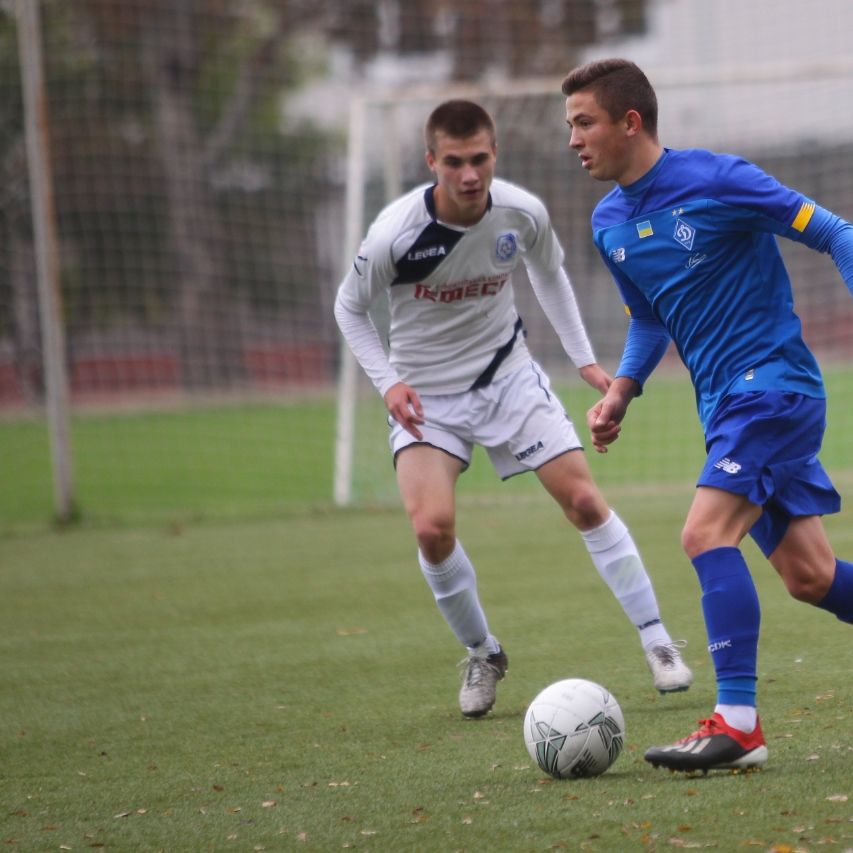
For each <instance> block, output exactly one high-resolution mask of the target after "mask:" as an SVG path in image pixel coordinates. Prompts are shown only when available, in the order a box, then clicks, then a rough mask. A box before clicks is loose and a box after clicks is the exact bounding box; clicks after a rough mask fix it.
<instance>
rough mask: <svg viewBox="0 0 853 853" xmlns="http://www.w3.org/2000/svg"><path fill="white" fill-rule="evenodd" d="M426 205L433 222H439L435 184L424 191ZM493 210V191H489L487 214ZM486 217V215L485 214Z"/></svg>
mask: <svg viewBox="0 0 853 853" xmlns="http://www.w3.org/2000/svg"><path fill="white" fill-rule="evenodd" d="M424 204H425V205H426V209H427V213H429V215H430V219H432V221H433V222H438V216H437V215H436V212H435V184H431V185H430V186H428V187H427V188H426V189H425V190H424ZM491 209H492V191H491V190H489V197H488V198H487V199H486V213H488V212H489V211H490V210H491ZM483 215H484V216H485V213H484V214H483ZM455 227H458V226H455Z"/></svg>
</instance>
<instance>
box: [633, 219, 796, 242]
mask: <svg viewBox="0 0 853 853" xmlns="http://www.w3.org/2000/svg"><path fill="white" fill-rule="evenodd" d="M803 227H805V226H803ZM637 233H638V234H639V235H640V239H641V240H642V239H643V237H651V236H652V234H654V233H655V232H654V230H653V229H652V223H651V222H650V221H649V220H648V219H645V220H643V221H642V222H638V223H637Z"/></svg>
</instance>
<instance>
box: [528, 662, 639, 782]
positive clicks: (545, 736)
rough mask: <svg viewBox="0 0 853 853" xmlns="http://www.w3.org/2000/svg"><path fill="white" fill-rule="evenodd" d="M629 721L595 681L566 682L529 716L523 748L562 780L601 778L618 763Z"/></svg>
mask: <svg viewBox="0 0 853 853" xmlns="http://www.w3.org/2000/svg"><path fill="white" fill-rule="evenodd" d="M624 742H625V718H624V717H623V716H622V709H621V708H620V707H619V703H618V702H617V701H616V699H615V697H614V696H613V694H612V693H610V692H609V691H608V690H605V689H604V688H603V687H602V686H601V685H600V684H596V683H595V682H594V681H587V680H586V679H584V678H567V679H565V680H563V681H557V682H555V683H554V684H551V685H549V686H548V687H546V688H545V689H544V690H543V691H542V692H541V693H540V694H539V695H538V696H537V697H536V698H535V699H534V700H533V701H532V702H531V703H530V706H529V707H528V709H527V713H526V714H525V715H524V743H525V745H526V746H527V751H528V752H529V753H530V757H531V758H532V759H533V760H534V761H535V762H536V763H537V764H538V765H539V767H540V768H541V769H542V770H544V771H545V772H546V773H548V774H550V775H551V776H554V777H556V778H557V779H568V778H579V777H584V776H599V775H600V774H601V773H604V771H605V770H607V768H608V767H610V765H611V764H613V762H614V761H616V759H617V758H618V757H619V753H620V752H621V751H622V745H623V744H624Z"/></svg>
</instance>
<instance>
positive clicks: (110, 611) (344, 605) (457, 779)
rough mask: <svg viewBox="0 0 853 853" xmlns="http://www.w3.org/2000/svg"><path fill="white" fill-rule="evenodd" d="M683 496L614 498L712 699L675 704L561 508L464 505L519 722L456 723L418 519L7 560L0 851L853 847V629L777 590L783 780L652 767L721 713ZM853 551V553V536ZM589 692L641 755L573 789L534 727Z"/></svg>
mask: <svg viewBox="0 0 853 853" xmlns="http://www.w3.org/2000/svg"><path fill="white" fill-rule="evenodd" d="M685 498H686V495H684V494H680V493H679V491H678V490H677V489H676V490H673V493H672V494H670V495H645V496H639V495H636V494H631V493H630V492H626V493H625V494H622V493H620V492H619V491H618V490H617V491H616V494H615V502H616V503H617V505H618V506H619V508H620V512H621V513H622V514H623V515H624V516H625V517H626V518H627V519H629V520H630V522H631V524H632V525H633V527H634V529H635V531H636V533H637V538H638V539H639V540H640V543H641V547H642V548H643V549H644V551H645V555H646V559H647V562H648V563H649V565H650V567H651V570H652V572H653V576H654V579H655V582H656V586H657V590H658V595H659V598H660V600H661V604H662V608H663V612H664V615H665V617H666V619H667V621H668V623H669V627H670V628H671V630H672V631H673V633H674V634H675V635H676V636H679V637H685V638H686V639H687V640H688V641H689V645H688V647H687V650H686V658H687V660H688V662H689V663H690V665H691V666H692V667H693V669H694V672H695V674H696V682H695V684H694V686H693V688H691V690H690V692H688V693H685V694H679V695H674V696H669V697H660V696H659V695H658V694H657V693H656V692H655V691H654V690H653V688H652V686H651V681H650V677H649V674H648V671H647V670H646V667H645V662H644V660H643V658H642V655H641V652H640V648H639V645H638V643H637V641H636V637H635V632H634V630H633V628H631V627H630V626H629V625H628V624H627V623H626V622H625V620H624V618H623V617H622V616H621V611H619V608H618V606H617V605H616V603H615V601H614V600H613V599H612V598H611V597H610V594H609V592H607V590H606V588H605V587H604V586H603V584H602V583H601V581H600V580H599V579H598V577H597V575H596V574H595V572H594V571H593V570H592V569H591V567H590V565H589V562H588V558H587V555H586V553H585V551H584V550H583V548H582V546H581V542H580V539H579V537H578V536H577V535H576V534H574V532H573V531H571V530H570V529H569V528H567V526H566V525H565V524H564V523H563V522H562V520H561V519H560V518H559V516H558V512H557V511H556V508H555V507H553V506H551V505H550V504H549V503H547V502H544V501H541V500H535V499H530V500H527V501H521V502H514V503H511V504H503V505H492V506H489V505H485V504H484V503H483V502H481V501H463V506H462V509H461V512H460V531H461V535H462V537H463V540H464V542H465V545H466V549H467V550H468V552H469V553H470V554H471V555H472V557H473V559H474V560H475V562H476V563H477V565H478V567H479V572H480V585H481V593H482V597H483V600H484V603H485V606H486V607H487V610H488V613H489V616H490V620H491V625H492V628H493V629H494V630H495V631H496V632H497V633H498V634H499V636H500V638H501V640H502V642H503V643H504V644H505V646H506V648H507V650H508V652H509V655H510V671H509V673H508V675H507V678H506V680H505V681H504V682H502V684H501V686H500V691H499V699H498V704H497V706H496V708H495V711H494V712H493V713H492V714H491V715H489V716H488V717H487V718H485V719H482V720H479V721H469V720H464V719H462V718H461V716H460V715H459V712H458V710H457V707H456V692H457V689H458V675H457V671H456V668H455V665H456V663H457V661H458V659H459V658H460V656H461V654H460V649H459V648H458V647H457V646H456V644H455V641H454V640H453V639H452V637H451V636H450V634H449V632H448V631H447V629H446V627H445V626H444V624H443V623H442V622H441V620H440V617H439V615H438V612H437V610H436V609H435V607H434V604H433V603H432V599H431V596H430V594H429V592H428V590H427V588H426V586H425V584H424V583H423V580H422V579H421V577H420V575H419V572H418V569H417V566H416V563H415V560H414V552H413V546H412V543H411V541H410V534H409V531H408V529H407V523H406V522H405V519H404V518H403V516H402V514H401V512H400V511H399V510H397V509H394V510H386V511H370V512H365V511H348V512H305V513H301V514H293V515H291V516H289V517H287V518H284V519H281V520H261V521H240V522H233V523H226V522H220V523H217V524H213V523H199V524H189V525H187V526H183V527H180V526H175V525H172V526H150V527H129V526H124V527H121V528H107V527H103V528H95V529H86V528H83V529H72V530H67V531H65V532H49V531H19V532H18V533H16V534H13V535H8V536H6V537H5V538H4V539H3V540H2V586H3V595H2V597H0V622H1V623H2V625H3V632H2V635H0V648H2V660H3V679H2V683H0V719H2V721H3V726H2V729H0V731H2V735H0V755H2V774H0V803H2V808H0V840H2V841H3V843H4V845H5V847H6V849H9V850H33V851H43V850H82V849H91V848H100V849H107V850H121V851H137V850H139V851H148V850H167V851H184V850H186V851H203V850H210V851H214V850H215V851H219V850H240V851H252V850H312V851H328V850H338V849H358V850H374V851H454V850H465V851H496V850H500V851H535V850H553V849H568V850H591V851H625V850H642V851H647V850H663V849H670V848H678V847H687V848H696V849H700V848H701V849H706V848H710V849H717V850H726V851H733V850H740V849H746V848H752V847H754V848H757V849H760V850H765V851H767V850H773V851H777V853H781V851H795V850H796V851H818V850H838V851H844V850H850V849H853V800H851V796H853V775H851V771H850V768H851V761H853V740H851V734H850V733H851V730H853V684H851V679H850V672H851V669H853V647H852V646H851V643H850V628H849V626H845V625H842V624H840V623H838V622H837V621H836V620H834V619H832V618H831V617H829V616H828V615H827V614H825V613H823V612H822V611H818V610H816V609H813V608H809V607H806V606H804V605H801V604H796V603H795V602H793V601H792V600H791V599H789V598H788V597H787V596H786V595H785V593H784V592H783V590H782V586H781V583H780V582H779V581H778V580H776V579H775V577H773V576H772V572H771V571H770V570H769V568H768V567H767V565H766V564H765V563H764V562H763V561H761V560H760V559H758V558H756V556H755V552H754V550H748V555H749V557H750V559H751V561H752V562H753V564H754V567H755V575H756V580H757V584H758V586H759V591H760V595H761V598H762V605H763V640H762V647H761V654H760V659H759V663H760V676H761V682H760V697H761V713H762V718H763V723H764V727H765V733H766V735H767V738H768V746H769V750H770V760H769V763H768V766H767V768H766V769H765V770H764V771H762V772H759V773H752V774H747V775H736V776H735V775H729V774H723V773H717V774H711V775H709V776H708V777H705V778H703V777H696V778H687V777H684V776H682V775H672V774H669V773H668V772H665V771H662V770H654V769H653V768H652V767H651V766H649V765H647V764H646V763H645V762H644V761H643V760H642V757H641V756H642V752H643V750H644V749H645V747H647V746H648V745H650V744H652V743H659V742H666V741H668V740H670V739H672V738H674V737H676V736H681V735H683V734H686V733H687V732H688V731H689V730H690V729H691V727H692V726H693V724H694V723H695V721H696V720H697V719H699V718H700V717H702V716H705V715H707V714H708V713H709V712H710V710H711V707H712V704H713V701H714V690H713V678H712V672H711V669H710V664H709V660H708V657H707V654H706V652H705V650H704V641H703V633H702V627H701V625H702V622H701V616H700V608H699V591H698V584H697V582H696V580H695V578H694V575H693V571H692V569H691V568H690V566H689V565H688V564H686V562H685V560H684V559H683V558H682V556H681V555H680V554H679V550H678V529H679V527H680V523H681V517H682V514H683V505H684V501H685ZM829 523H830V528H831V533H832V537H833V540H834V542H835V544H836V545H837V547H838V548H839V550H840V551H841V552H842V553H847V554H850V553H851V552H853V530H851V525H850V523H849V518H848V519H847V521H846V522H845V521H844V520H843V518H837V519H831V520H830V522H829ZM568 676H581V677H587V678H593V679H595V680H598V681H600V682H602V683H603V684H605V685H606V686H607V687H608V688H610V690H612V691H613V693H614V694H615V695H616V697H617V698H618V700H619V701H620V703H621V706H622V709H623V711H624V714H625V718H626V723H627V739H626V748H625V750H624V752H623V754H622V755H621V756H620V758H619V759H618V761H617V762H616V764H615V765H614V766H613V767H612V768H611V769H610V770H609V771H608V772H607V773H606V774H604V775H603V776H601V777H599V778H597V779H593V780H581V781H567V782H556V781H553V780H549V779H547V778H545V777H543V774H542V773H541V772H540V771H538V770H537V768H535V766H532V764H531V761H530V759H529V758H528V756H527V753H526V750H525V747H524V744H523V738H522V733H521V724H522V719H523V715H524V711H525V708H526V705H527V703H528V702H529V701H530V699H531V698H532V697H533V695H535V693H536V692H538V690H539V689H540V688H542V687H544V686H545V685H546V684H548V683H550V682H552V681H554V680H557V679H559V678H563V677H568Z"/></svg>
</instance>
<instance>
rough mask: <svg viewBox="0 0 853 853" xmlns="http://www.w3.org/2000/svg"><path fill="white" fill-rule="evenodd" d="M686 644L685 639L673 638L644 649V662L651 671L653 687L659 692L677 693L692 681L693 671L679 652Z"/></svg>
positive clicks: (686, 687) (687, 686)
mask: <svg viewBox="0 0 853 853" xmlns="http://www.w3.org/2000/svg"><path fill="white" fill-rule="evenodd" d="M686 645H687V641H686V640H673V642H671V643H659V644H658V645H656V646H652V647H651V648H650V649H647V650H646V662H647V663H648V665H649V669H650V670H651V671H652V678H653V680H654V684H655V688H656V689H657V690H659V691H660V692H661V693H678V692H679V691H681V690H687V689H688V688H689V687H690V685H691V684H692V683H693V673H692V672H691V671H690V667H689V666H687V664H686V663H684V661H683V660H682V659H681V652H679V649H683V648H684V647H685V646H686Z"/></svg>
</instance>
